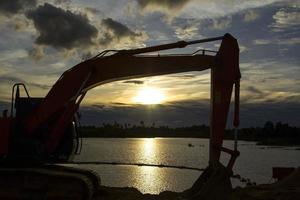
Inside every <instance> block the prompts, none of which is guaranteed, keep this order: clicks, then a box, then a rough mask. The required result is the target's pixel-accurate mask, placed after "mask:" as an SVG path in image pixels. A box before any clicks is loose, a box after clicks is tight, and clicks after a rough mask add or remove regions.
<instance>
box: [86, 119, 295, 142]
mask: <svg viewBox="0 0 300 200" xmlns="http://www.w3.org/2000/svg"><path fill="white" fill-rule="evenodd" d="M80 130H81V135H82V137H112V138H114V137H118V138H127V137H186V138H188V137H190V138H209V137H210V127H209V126H207V125H205V124H202V125H193V126H188V127H176V128H174V127H169V126H156V124H155V123H152V124H150V125H146V124H145V122H144V121H140V122H139V124H137V125H136V124H133V125H132V124H129V123H125V124H120V123H118V122H114V123H103V124H102V125H101V126H98V127H96V126H83V127H81V128H80ZM224 137H225V139H233V137H234V130H233V129H227V130H226V131H225V135H224ZM238 138H239V139H240V140H247V141H257V142H258V144H266V145H300V128H299V127H295V126H290V125H289V124H288V123H283V122H276V123H273V122H271V121H267V122H266V123H265V124H264V126H263V127H249V128H240V129H239V130H238Z"/></svg>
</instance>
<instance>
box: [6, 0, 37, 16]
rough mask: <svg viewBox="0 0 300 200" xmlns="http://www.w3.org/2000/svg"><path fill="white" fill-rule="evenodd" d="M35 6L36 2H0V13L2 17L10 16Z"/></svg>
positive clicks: (11, 0)
mask: <svg viewBox="0 0 300 200" xmlns="http://www.w3.org/2000/svg"><path fill="white" fill-rule="evenodd" d="M35 6H36V0H1V1H0V13H2V14H4V15H12V14H17V13H19V12H21V11H24V10H26V9H28V8H33V7H35Z"/></svg>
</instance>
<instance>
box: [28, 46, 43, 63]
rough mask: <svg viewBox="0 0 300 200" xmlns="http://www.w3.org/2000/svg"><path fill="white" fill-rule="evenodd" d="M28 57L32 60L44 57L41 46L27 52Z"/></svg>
mask: <svg viewBox="0 0 300 200" xmlns="http://www.w3.org/2000/svg"><path fill="white" fill-rule="evenodd" d="M29 56H30V57H31V58H33V59H34V60H40V59H42V58H43V57H44V56H45V53H44V48H43V46H41V45H38V46H35V47H34V48H33V49H31V50H29Z"/></svg>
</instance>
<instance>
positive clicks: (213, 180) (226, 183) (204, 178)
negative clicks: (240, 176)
mask: <svg viewBox="0 0 300 200" xmlns="http://www.w3.org/2000/svg"><path fill="white" fill-rule="evenodd" d="M231 174H232V171H231V170H230V169H228V168H226V167H225V166H223V165H222V164H221V163H218V164H215V166H213V165H209V166H208V167H207V168H206V169H205V170H204V171H203V173H202V174H201V175H200V177H199V178H198V179H197V180H196V182H195V183H194V184H193V186H192V187H191V188H190V189H188V190H186V191H184V192H183V196H184V198H186V199H189V200H228V199H229V197H230V194H231V192H232V185H231V181H230V176H231Z"/></svg>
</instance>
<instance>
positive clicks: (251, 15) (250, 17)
mask: <svg viewBox="0 0 300 200" xmlns="http://www.w3.org/2000/svg"><path fill="white" fill-rule="evenodd" d="M258 18H259V14H258V13H257V12H256V11H254V10H249V11H248V12H246V13H245V16H244V21H245V22H252V21H255V20H256V19H258Z"/></svg>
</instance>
